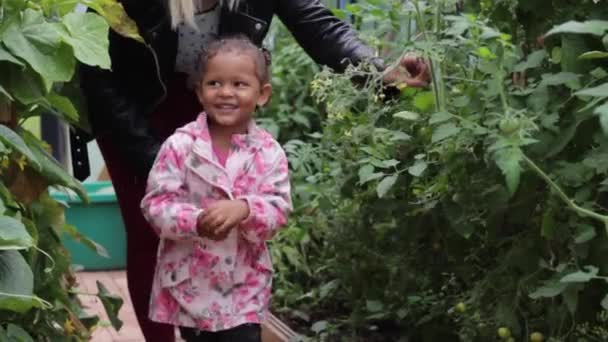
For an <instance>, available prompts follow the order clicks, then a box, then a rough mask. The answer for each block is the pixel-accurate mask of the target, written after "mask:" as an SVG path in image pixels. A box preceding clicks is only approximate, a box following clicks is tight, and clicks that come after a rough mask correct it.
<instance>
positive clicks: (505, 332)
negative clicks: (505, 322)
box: [498, 327, 511, 339]
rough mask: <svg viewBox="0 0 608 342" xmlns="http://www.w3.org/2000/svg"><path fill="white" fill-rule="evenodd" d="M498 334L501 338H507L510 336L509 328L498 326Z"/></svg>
mask: <svg viewBox="0 0 608 342" xmlns="http://www.w3.org/2000/svg"><path fill="white" fill-rule="evenodd" d="M498 336H499V337H500V338H502V339H507V338H509V337H511V330H509V328H506V327H500V328H498Z"/></svg>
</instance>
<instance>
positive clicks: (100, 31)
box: [63, 13, 111, 69]
mask: <svg viewBox="0 0 608 342" xmlns="http://www.w3.org/2000/svg"><path fill="white" fill-rule="evenodd" d="M63 25H64V26H65V28H66V29H67V32H68V33H69V35H68V36H64V37H63V38H64V40H65V42H66V43H68V44H69V45H70V46H71V47H72V49H74V56H76V58H77V59H78V60H79V61H81V62H82V63H84V64H88V65H91V66H99V67H100V68H102V69H110V66H111V62H110V54H109V53H108V48H109V44H110V43H109V40H108V32H109V26H108V24H107V22H106V21H105V20H104V19H103V18H102V17H100V16H99V15H97V14H95V13H70V14H68V15H66V16H65V17H63Z"/></svg>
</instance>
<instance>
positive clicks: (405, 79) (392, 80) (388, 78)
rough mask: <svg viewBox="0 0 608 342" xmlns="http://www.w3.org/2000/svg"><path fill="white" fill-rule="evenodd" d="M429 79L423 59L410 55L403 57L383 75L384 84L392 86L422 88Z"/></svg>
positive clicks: (427, 69) (427, 67)
mask: <svg viewBox="0 0 608 342" xmlns="http://www.w3.org/2000/svg"><path fill="white" fill-rule="evenodd" d="M430 79H431V77H430V74H429V66H428V65H427V64H426V62H425V61H424V59H422V58H420V57H417V56H411V55H408V56H404V57H403V58H402V59H401V60H400V61H399V64H398V65H397V66H395V67H392V68H388V69H387V70H386V72H385V74H384V83H385V84H387V85H394V86H399V85H406V86H408V87H415V88H422V87H426V86H427V85H428V84H429V81H430Z"/></svg>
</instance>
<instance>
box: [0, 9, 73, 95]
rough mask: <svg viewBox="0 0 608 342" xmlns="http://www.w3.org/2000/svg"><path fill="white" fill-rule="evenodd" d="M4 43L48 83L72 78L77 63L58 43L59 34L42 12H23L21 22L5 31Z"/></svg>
mask: <svg viewBox="0 0 608 342" xmlns="http://www.w3.org/2000/svg"><path fill="white" fill-rule="evenodd" d="M3 41H4V44H5V45H6V47H7V48H8V49H9V50H10V52H11V53H12V54H13V55H15V56H17V57H19V58H21V59H23V60H24V61H26V62H27V63H28V64H29V65H30V66H31V67H32V69H34V70H35V71H36V72H37V73H38V74H40V75H41V76H42V78H43V80H44V81H45V82H47V83H52V82H60V81H69V80H70V79H71V78H72V76H73V75H74V70H75V66H76V63H75V61H74V58H73V54H72V52H71V49H70V48H69V47H68V46H66V45H65V44H62V43H61V39H60V36H59V33H58V32H57V30H56V29H55V28H54V27H53V25H52V24H50V23H47V22H46V21H45V20H44V17H43V16H42V12H41V11H34V10H32V9H27V10H25V11H24V13H23V18H22V19H21V21H20V22H18V23H14V24H12V25H10V26H9V27H8V28H7V30H6V32H5V33H4V37H3Z"/></svg>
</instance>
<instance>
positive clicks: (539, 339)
mask: <svg viewBox="0 0 608 342" xmlns="http://www.w3.org/2000/svg"><path fill="white" fill-rule="evenodd" d="M544 340H545V336H543V334H541V333H539V332H538V331H535V332H533V333H532V334H530V342H543V341H544Z"/></svg>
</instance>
